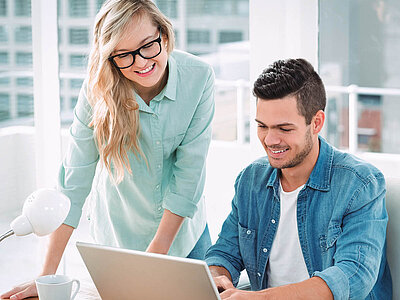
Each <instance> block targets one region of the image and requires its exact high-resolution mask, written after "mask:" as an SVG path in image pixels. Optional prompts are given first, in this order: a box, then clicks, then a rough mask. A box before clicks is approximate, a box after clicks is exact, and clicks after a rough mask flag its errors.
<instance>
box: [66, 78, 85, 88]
mask: <svg viewBox="0 0 400 300" xmlns="http://www.w3.org/2000/svg"><path fill="white" fill-rule="evenodd" d="M82 84H83V79H71V80H70V81H69V86H70V87H71V89H74V90H80V89H81V87H82Z"/></svg>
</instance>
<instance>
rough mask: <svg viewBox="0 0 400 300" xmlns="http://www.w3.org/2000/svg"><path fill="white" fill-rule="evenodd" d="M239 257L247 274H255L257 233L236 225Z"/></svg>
mask: <svg viewBox="0 0 400 300" xmlns="http://www.w3.org/2000/svg"><path fill="white" fill-rule="evenodd" d="M238 230H239V248H240V255H241V256H242V260H243V263H244V266H245V268H246V270H247V272H248V273H253V274H254V273H256V272H257V269H256V260H257V256H256V255H257V253H256V251H257V232H256V230H255V229H251V228H246V227H243V226H241V225H240V224H238Z"/></svg>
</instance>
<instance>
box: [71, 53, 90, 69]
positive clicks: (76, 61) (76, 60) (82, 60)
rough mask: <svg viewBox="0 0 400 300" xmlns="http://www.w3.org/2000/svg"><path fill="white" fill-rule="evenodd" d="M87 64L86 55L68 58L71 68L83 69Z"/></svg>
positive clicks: (73, 55)
mask: <svg viewBox="0 0 400 300" xmlns="http://www.w3.org/2000/svg"><path fill="white" fill-rule="evenodd" d="M86 64H87V60H86V55H83V54H71V55H70V56H69V65H70V67H71V68H85V67H86Z"/></svg>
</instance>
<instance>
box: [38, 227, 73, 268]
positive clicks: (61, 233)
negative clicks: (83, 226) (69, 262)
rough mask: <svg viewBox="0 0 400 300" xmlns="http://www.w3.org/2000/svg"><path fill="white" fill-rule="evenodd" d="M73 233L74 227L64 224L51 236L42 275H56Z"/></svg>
mask: <svg viewBox="0 0 400 300" xmlns="http://www.w3.org/2000/svg"><path fill="white" fill-rule="evenodd" d="M73 231H74V228H73V227H71V226H68V225H65V224H62V225H61V226H60V227H59V228H58V229H57V230H56V231H54V232H53V233H52V234H51V236H50V241H49V245H48V249H47V253H46V257H45V261H44V265H43V270H42V273H41V275H49V274H55V273H56V271H57V268H58V265H59V264H60V261H61V257H62V255H63V253H64V250H65V247H66V246H67V243H68V241H69V239H70V237H71V235H72V232H73Z"/></svg>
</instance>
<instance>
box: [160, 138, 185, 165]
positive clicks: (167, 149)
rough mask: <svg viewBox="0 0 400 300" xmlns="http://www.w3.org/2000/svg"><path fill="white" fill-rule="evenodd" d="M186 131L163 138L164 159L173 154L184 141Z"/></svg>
mask: <svg viewBox="0 0 400 300" xmlns="http://www.w3.org/2000/svg"><path fill="white" fill-rule="evenodd" d="M184 136H185V133H180V134H176V135H174V136H170V137H165V138H163V156H164V159H166V158H168V157H170V156H171V154H172V152H174V151H175V150H176V148H178V146H179V144H180V143H181V142H182V140H183V138H184Z"/></svg>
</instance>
